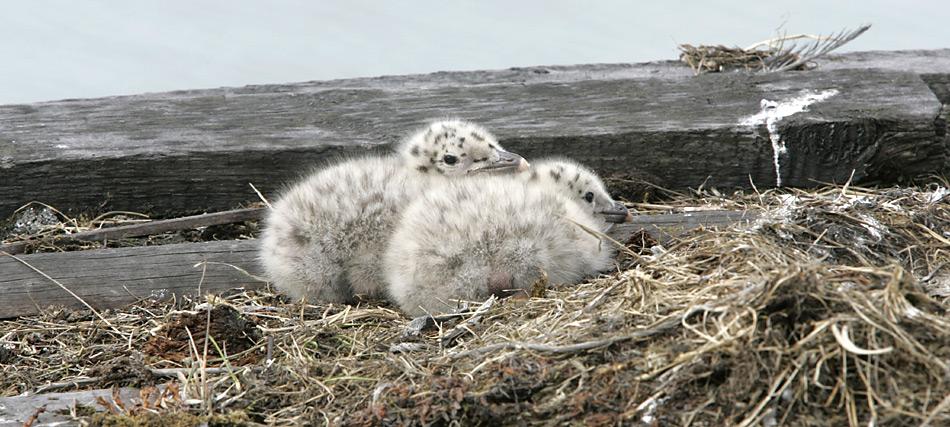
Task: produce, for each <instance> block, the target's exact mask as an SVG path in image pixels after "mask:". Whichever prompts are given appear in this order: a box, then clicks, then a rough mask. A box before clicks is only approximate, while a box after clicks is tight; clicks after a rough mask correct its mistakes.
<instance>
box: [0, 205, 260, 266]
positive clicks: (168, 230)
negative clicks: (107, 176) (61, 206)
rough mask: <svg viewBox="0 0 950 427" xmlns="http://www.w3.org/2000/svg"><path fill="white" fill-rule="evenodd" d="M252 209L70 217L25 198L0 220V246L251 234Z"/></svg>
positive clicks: (30, 248)
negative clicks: (176, 214)
mask: <svg viewBox="0 0 950 427" xmlns="http://www.w3.org/2000/svg"><path fill="white" fill-rule="evenodd" d="M255 210H256V209H243V210H235V211H228V212H224V213H217V214H202V215H195V216H189V217H184V218H176V219H172V220H154V219H152V218H150V217H149V216H148V215H146V214H143V213H139V212H128V211H109V212H105V213H102V214H100V215H95V216H90V215H85V214H83V215H79V216H76V217H71V216H68V215H66V214H64V213H63V212H61V211H59V210H58V209H56V208H55V207H53V206H50V205H47V204H45V203H40V202H31V203H28V204H26V205H24V206H22V207H20V208H19V209H17V210H16V212H14V214H13V215H12V216H11V217H10V218H9V219H7V220H6V221H0V251H4V252H7V253H11V254H20V253H36V252H65V251H75V250H86V249H99V248H106V247H109V248H115V247H129V246H152V245H164V244H172V243H185V242H200V241H210V240H236V239H249V238H252V237H256V236H257V235H258V234H259V231H260V230H259V228H258V217H259V214H258V213H256V212H255Z"/></svg>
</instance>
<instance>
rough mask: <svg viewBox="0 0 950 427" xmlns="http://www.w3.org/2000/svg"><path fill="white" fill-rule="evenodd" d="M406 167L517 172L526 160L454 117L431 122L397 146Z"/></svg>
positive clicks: (439, 171) (445, 171)
mask: <svg viewBox="0 0 950 427" xmlns="http://www.w3.org/2000/svg"><path fill="white" fill-rule="evenodd" d="M398 151H399V153H400V155H401V156H402V157H403V159H405V161H406V162H407V164H408V167H409V168H411V169H413V170H416V171H419V172H422V173H426V174H440V175H447V176H457V175H464V174H469V173H479V172H521V171H525V170H527V169H528V162H527V161H525V159H523V158H522V157H521V156H519V155H517V154H515V153H511V152H508V151H506V150H505V149H504V148H502V146H501V144H499V143H498V140H497V139H496V138H495V136H494V135H492V134H491V133H490V132H488V131H487V130H486V129H485V128H483V127H481V126H479V125H476V124H474V123H471V122H466V121H462V120H458V119H450V120H440V121H437V122H433V123H432V124H430V125H428V126H426V127H425V128H424V129H422V130H420V131H418V132H416V133H415V134H413V135H412V136H410V137H409V138H407V139H406V140H404V141H403V142H402V143H401V144H400V145H399V147H398Z"/></svg>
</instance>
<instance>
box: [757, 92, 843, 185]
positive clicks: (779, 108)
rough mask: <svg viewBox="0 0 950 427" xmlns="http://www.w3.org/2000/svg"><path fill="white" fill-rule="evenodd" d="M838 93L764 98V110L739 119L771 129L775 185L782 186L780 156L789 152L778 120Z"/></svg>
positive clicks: (805, 93)
mask: <svg viewBox="0 0 950 427" xmlns="http://www.w3.org/2000/svg"><path fill="white" fill-rule="evenodd" d="M837 94H838V90H837V89H828V90H825V91H822V92H820V93H812V92H810V91H803V92H802V93H801V94H800V95H799V96H797V97H795V98H792V99H787V100H784V101H772V100H769V99H763V100H762V102H761V103H760V104H761V106H762V110H761V111H759V112H758V113H756V114H753V115H751V116H749V117H746V118H744V119H742V120H739V126H758V125H761V124H764V125H765V128H766V129H767V130H768V131H769V140H770V141H771V142H772V161H773V162H774V163H775V186H776V187H781V186H782V173H781V169H780V166H779V158H780V157H781V155H783V154H785V153H787V152H788V150H787V149H786V147H785V141H783V140H782V136H781V135H779V133H778V122H779V121H781V120H782V119H784V118H786V117H788V116H791V115H793V114H796V113H800V112H802V111H805V110H806V109H807V108H808V106H809V105H812V104H814V103H816V102H821V101H824V100H826V99H828V98H830V97H832V96H835V95H837Z"/></svg>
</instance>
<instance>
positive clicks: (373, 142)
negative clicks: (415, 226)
mask: <svg viewBox="0 0 950 427" xmlns="http://www.w3.org/2000/svg"><path fill="white" fill-rule="evenodd" d="M932 56H934V55H932ZM935 56H936V57H937V58H941V60H944V59H943V58H945V57H950V53H943V52H942V51H939V52H938V54H936V55H935ZM863 62H865V63H867V62H868V61H863ZM846 68H847V67H840V69H835V70H832V71H812V72H795V73H781V74H768V75H747V74H739V73H729V74H709V75H703V76H699V77H692V76H691V73H690V71H689V70H688V69H686V68H684V67H683V66H682V65H679V64H674V63H669V62H664V63H651V64H639V65H630V64H620V65H591V66H572V67H536V68H529V69H514V70H504V71H477V72H469V73H436V74H432V75H422V76H396V77H385V78H376V79H352V80H341V81H334V82H311V83H300V84H289V85H266V86H253V87H246V88H224V89H212V90H199V91H182V92H171V93H162V94H147V95H137V96H125V97H112V98H102V99H92V100H67V101H58V102H46V103H38V104H30V105H12V106H3V107H0V194H4V197H3V198H2V199H0V216H5V215H7V214H9V213H10V212H11V211H12V210H13V209H15V208H17V207H19V206H20V205H22V204H24V203H26V202H28V201H30V200H34V199H35V200H41V201H44V202H47V203H50V204H52V205H54V206H57V207H59V208H60V209H64V210H68V211H76V210H82V209H86V208H91V207H97V206H100V205H102V204H105V206H107V207H108V208H111V209H134V210H139V211H143V210H151V211H152V212H153V213H157V214H160V215H161V214H163V213H169V214H181V213H184V212H190V211H195V210H199V209H213V210H220V209H227V208H230V207H233V206H234V205H237V204H239V203H241V202H244V201H248V200H254V199H255V198H256V196H255V195H254V194H253V192H252V191H251V189H250V188H249V187H248V186H247V183H248V182H253V183H254V184H255V185H257V186H258V187H259V188H261V189H262V190H263V191H264V192H265V194H268V195H272V194H273V193H274V191H275V190H276V189H278V188H279V187H280V186H281V185H282V184H284V183H285V182H287V181H289V180H292V179H295V178H296V177H298V176H300V175H301V174H304V173H306V172H307V171H309V170H310V169H312V168H313V167H314V166H315V165H319V164H321V163H322V162H325V161H326V160H327V159H332V158H336V157H338V156H341V155H350V154H360V153H366V152H368V151H373V150H375V149H385V147H386V145H387V144H390V143H392V142H394V141H396V140H397V139H398V138H399V137H400V136H401V135H403V134H404V133H405V132H407V131H408V130H410V129H412V128H413V127H415V126H418V125H420V124H421V123H423V122H424V121H426V120H429V119H431V118H436V117H442V116H446V115H457V116H461V117H464V118H468V119H472V120H476V121H479V122H482V123H484V124H486V125H487V126H488V127H489V128H491V129H493V130H495V131H496V132H497V133H498V135H499V136H500V137H501V139H502V142H503V143H504V144H505V145H506V146H507V147H508V148H510V149H512V150H513V151H517V152H520V153H521V154H523V155H525V156H527V157H529V158H530V157H538V156H543V155H550V154H561V155H569V156H572V157H576V158H578V159H579V160H582V161H584V162H586V163H589V164H591V165H592V166H593V167H594V168H595V169H597V170H598V171H600V172H602V173H607V174H611V173H621V172H627V171H629V170H631V169H637V170H639V171H641V172H642V173H643V174H644V175H646V176H651V177H654V178H655V181H656V182H654V183H655V184H658V185H662V186H664V187H668V188H683V187H688V186H697V185H699V184H700V183H702V182H704V181H705V182H706V183H707V185H715V186H719V187H745V186H748V185H749V182H750V178H751V179H752V180H753V181H754V182H755V183H756V184H757V185H759V186H761V187H766V186H769V185H770V184H773V183H774V182H775V179H774V176H775V170H774V169H775V168H774V166H773V161H772V149H771V146H770V144H769V143H768V137H767V135H766V133H765V131H764V128H763V127H761V126H760V127H758V128H751V127H748V126H739V125H738V122H739V120H740V119H741V118H742V117H745V116H748V115H751V114H755V113H756V112H757V111H759V108H760V104H759V103H760V101H761V100H762V99H772V100H777V99H782V98H785V97H790V96H794V95H797V94H799V93H800V92H801V91H803V90H814V91H817V90H825V89H829V88H836V89H838V90H840V94H839V95H837V96H835V97H834V98H833V99H830V100H828V101H826V102H824V103H821V104H818V105H814V106H812V108H811V109H810V111H808V112H805V113H799V114H797V115H795V116H792V117H789V118H788V119H786V120H784V121H783V122H782V123H781V124H780V126H779V128H780V131H781V133H782V135H783V138H784V139H785V140H786V141H787V145H788V147H789V153H788V157H787V159H785V160H783V162H784V163H783V164H781V173H782V175H783V181H784V183H785V184H787V185H799V186H808V185H814V183H815V182H816V181H825V182H829V181H839V182H840V181H844V180H845V179H847V177H848V176H850V172H851V170H852V169H856V170H857V173H856V174H855V178H856V182H859V183H864V182H872V181H875V180H891V179H894V178H896V177H898V176H901V175H916V174H919V173H925V172H933V171H934V170H937V169H939V168H940V167H941V166H942V165H943V156H944V151H943V145H944V141H943V140H941V139H939V138H937V136H936V130H935V124H934V120H935V119H936V117H937V116H938V114H939V108H940V104H939V102H937V100H936V98H934V95H933V93H932V92H931V91H930V90H929V88H928V87H927V86H926V85H925V84H923V83H922V82H921V80H920V78H919V77H918V76H917V75H916V74H912V73H910V74H907V73H900V72H892V71H881V70H877V71H868V70H853V69H846ZM885 68H886V67H885ZM707 178H708V180H707Z"/></svg>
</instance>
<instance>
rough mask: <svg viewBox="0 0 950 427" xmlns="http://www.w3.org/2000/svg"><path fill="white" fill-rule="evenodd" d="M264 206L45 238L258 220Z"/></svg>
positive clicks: (104, 237) (2, 248) (26, 243)
mask: <svg viewBox="0 0 950 427" xmlns="http://www.w3.org/2000/svg"><path fill="white" fill-rule="evenodd" d="M266 210H267V209H266V208H247V209H235V210H231V211H224V212H214V213H209V214H202V215H192V216H186V217H182V218H172V219H163V220H157V221H150V222H144V223H139V224H130V225H120V226H118V227H107V228H100V229H96V230H90V231H83V232H80V233H75V234H61V235H55V236H51V237H49V238H47V240H50V239H51V240H54V241H55V240H56V239H58V238H68V239H71V240H81V241H86V242H105V241H108V240H118V239H124V238H127V237H137V236H149V235H153V234H161V233H165V232H168V231H181V230H189V229H193V228H198V227H207V226H211V225H220V224H230V223H234V222H242V221H252V220H259V219H261V218H262V217H263V216H264V213H265V212H266ZM37 243H38V241H37V240H23V241H18V242H13V243H8V244H5V245H0V252H6V253H9V254H14V255H15V254H19V253H23V252H24V251H25V250H26V248H28V247H30V245H34V244H37Z"/></svg>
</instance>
